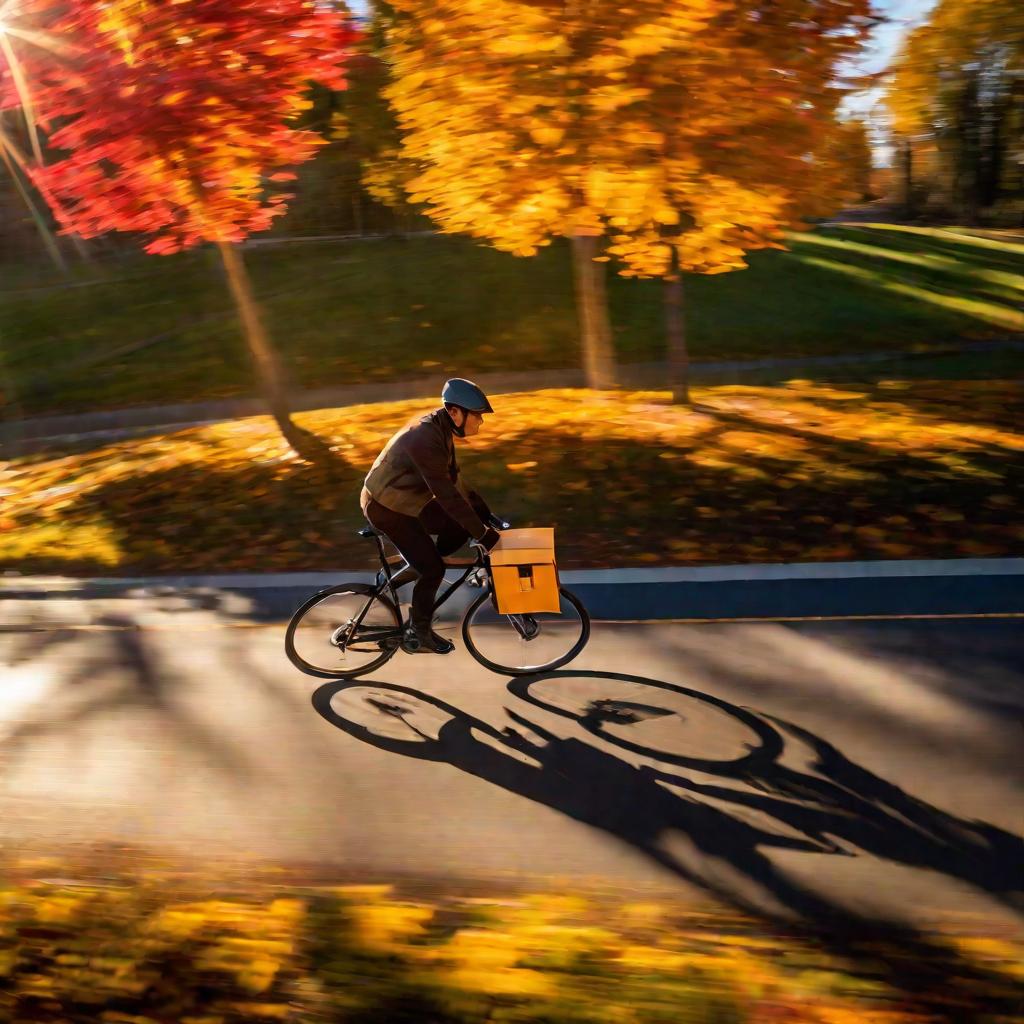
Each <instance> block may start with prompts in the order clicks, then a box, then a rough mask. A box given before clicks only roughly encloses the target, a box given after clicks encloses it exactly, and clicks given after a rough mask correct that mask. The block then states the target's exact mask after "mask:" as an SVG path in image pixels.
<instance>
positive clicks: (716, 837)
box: [313, 670, 1024, 1020]
mask: <svg viewBox="0 0 1024 1024" xmlns="http://www.w3.org/2000/svg"><path fill="white" fill-rule="evenodd" d="M509 691H510V692H511V694H513V695H514V696H515V697H517V698H519V699H520V700H521V701H523V702H524V703H525V704H526V705H527V707H528V708H532V709H533V710H532V713H531V714H530V715H529V716H528V715H527V714H525V713H523V712H521V711H519V710H516V709H515V708H510V707H506V708H505V709H504V710H505V713H506V714H507V715H508V717H509V719H510V720H511V722H512V723H513V724H512V725H510V726H507V727H505V728H501V729H499V728H498V727H496V726H495V725H493V724H492V723H490V722H486V721H484V720H482V719H480V718H477V717H476V716H474V715H471V714H469V713H467V712H466V711H464V710H462V709H460V708H458V707H455V706H454V705H452V704H449V703H447V702H445V701H443V700H440V699H439V698H437V697H433V696H431V695H428V694H425V693H422V692H420V691H418V690H415V689H412V688H410V687H406V686H400V685H397V684H390V683H388V684H370V683H360V682H352V683H337V684H327V685H325V686H322V687H321V688H320V689H318V690H317V691H316V693H315V694H314V696H313V705H314V707H315V708H316V710H317V711H318V713H319V714H320V715H322V716H323V717H324V718H325V719H326V720H327V721H328V722H330V723H331V724H332V725H334V726H336V727H337V728H339V729H341V730H343V731H344V732H346V733H348V734H349V735H350V736H353V737H355V738H357V739H360V740H362V741H363V742H366V743H370V744H372V745H374V746H376V747H378V748H380V749H382V750H386V751H389V752H391V753H396V754H401V755H403V756H407V757H415V758H421V759H424V760H432V761H438V762H444V763H447V764H451V765H453V766H455V767H456V768H459V769H460V770H461V771H464V772H466V773H468V774H470V775H473V776H476V777H477V778H480V779H483V780H485V781H487V782H488V783H490V784H492V785H495V786H498V787H500V788H502V789H505V790H507V791H509V792H512V793H516V794H518V795H520V796H523V797H525V798H527V799H530V800H533V801H535V802H537V803H540V804H543V805H545V806H547V807H550V808H552V809H554V810H557V811H559V812H560V813H562V814H564V815H566V816H567V817H569V818H572V819H574V820H576V821H579V822H582V823H584V824H586V825H589V826H591V827H593V828H595V829H598V830H600V831H602V832H604V833H605V834H607V835H610V836H613V837H615V838H616V839H618V840H619V841H621V842H623V843H627V844H628V845H629V846H630V847H632V848H633V849H635V850H638V851H640V852H642V853H643V854H644V855H645V856H647V857H648V858H650V860H652V861H653V862H655V863H656V864H658V865H660V866H661V867H663V868H665V869H666V870H668V871H669V872H671V873H672V874H673V875H675V876H676V877H678V878H680V879H683V880H685V881H686V882H688V883H689V884H691V885H693V886H695V887H697V888H698V889H699V890H700V891H702V892H704V893H706V894H708V895H709V896H712V897H714V898H716V899H718V900H720V901H721V902H723V903H725V904H726V905H728V906H730V907H733V908H736V909H739V910H741V911H743V912H745V913H748V914H752V915H755V916H760V917H762V918H766V919H770V920H771V921H773V922H774V923H775V925H776V926H777V927H781V928H784V929H791V930H793V931H794V932H799V933H800V934H802V935H810V936H813V938H814V939H815V940H816V941H818V942H821V943H823V944H824V945H826V946H827V947H828V948H829V949H830V950H831V951H833V952H835V953H837V954H839V955H842V956H844V957H847V958H849V959H851V960H852V961H854V962H856V961H858V960H863V961H864V962H868V961H870V962H871V963H872V964H874V965H876V967H875V968H872V969H873V970H874V969H876V968H877V965H878V964H879V963H880V962H881V963H884V961H885V956H884V954H880V953H879V950H880V948H882V946H880V945H879V943H880V942H882V943H883V944H885V945H886V948H891V949H898V950H899V953H898V955H894V956H893V958H891V960H890V962H889V963H888V967H887V968H884V967H883V973H884V974H885V975H886V980H887V981H888V982H889V983H890V984H892V985H893V986H894V988H896V989H898V990H899V991H900V992H901V993H902V994H903V995H904V996H906V997H908V998H911V999H913V1000H914V1001H915V1002H916V1003H919V1004H920V1005H921V1006H923V1007H925V1008H926V1009H928V1011H929V1012H932V1013H939V1016H938V1017H937V1018H935V1019H946V1018H945V1017H943V1016H942V1014H943V1013H944V1012H945V1010H943V1006H944V1005H945V1001H946V1000H948V999H949V998H950V997H951V994H953V995H956V994H957V993H959V996H958V998H961V1002H962V1004H963V1006H970V1005H972V1000H975V1001H976V1000H977V999H981V1000H983V1002H984V1003H985V1005H986V1006H988V1004H989V1003H991V1002H992V1001H993V1000H994V999H996V997H995V996H994V995H993V993H994V992H996V991H998V985H997V983H996V981H995V979H993V978H990V977H989V976H988V975H987V972H986V971H985V970H984V969H983V968H980V967H975V966H972V965H969V964H967V963H966V962H964V961H963V959H962V958H961V957H960V956H959V955H958V954H956V953H955V951H953V950H952V949H951V948H950V947H946V946H944V945H943V944H941V943H937V942H935V941H933V940H930V939H928V938H926V937H925V936H923V935H921V934H920V933H918V932H916V931H915V930H913V929H912V928H909V927H908V926H906V925H905V924H902V923H897V922H895V921H893V920H888V919H885V920H883V919H880V918H878V917H877V916H874V917H872V916H868V915H865V914H863V913H861V912H859V911H857V910H854V909H852V908H851V907H849V906H846V905H843V904H840V903H838V902H837V901H835V900H832V899H829V897H828V896H827V895H824V894H823V892H822V891H819V890H817V889H812V888H810V887H809V886H808V885H805V884H803V883H801V882H800V881H799V880H797V879H796V878H794V877H793V876H791V875H790V874H789V873H787V872H786V871H784V870H783V869H781V868H780V867H778V866H777V865H776V864H775V863H774V862H773V860H772V859H771V857H770V856H769V854H770V853H771V852H772V851H780V850H789V851H801V852H805V853H810V854H819V855H825V856H846V857H852V856H860V855H862V854H868V855H873V856H876V857H879V858H885V859H887V860H889V861H892V862H896V863H900V864H905V865H909V866H913V867H918V868H927V869H929V870H932V871H936V872H941V873H943V874H946V875H948V876H950V877H953V878H956V879H958V880H960V881H963V882H967V883H969V884H971V885H973V886H975V887H976V888H977V889H979V890H981V891H984V892H986V893H987V894H989V895H990V896H992V897H994V898H996V899H998V900H1000V901H1001V902H1003V903H1004V904H1005V905H1006V906H1008V907H1011V908H1013V909H1015V910H1017V911H1020V910H1021V909H1022V908H1024V902H1022V899H1021V891H1020V890H1021V886H1022V879H1021V877H1020V870H1019V869H1020V865H1021V864H1024V843H1022V841H1021V839H1020V838H1019V837H1018V836H1015V835H1012V834H1010V833H1008V832H1005V831H1003V830H1001V829H998V828H996V827H994V826H992V825H988V824H985V823H983V822H975V821H967V820H964V819H960V818H957V817H955V816H953V815H951V814H948V813H947V812H945V811H942V810H941V809H939V808H936V807H934V806H931V805H929V804H927V803H925V802H924V801H922V800H919V799H917V798H916V797H914V796H912V795H910V794H908V793H906V792H904V791H903V790H902V789H900V788H899V787H897V786H895V785H893V784H892V783H889V782H887V781H886V780H884V779H882V778H880V777H878V776H877V775H874V774H873V773H872V772H870V771H868V770H867V769H865V768H863V767H861V766H859V765H857V764H855V763H853V762H852V761H850V760H849V759H848V758H846V757H845V756H844V755H843V754H842V753H841V752H840V751H839V750H838V749H837V748H836V747H834V746H833V745H832V744H830V743H828V742H827V741H826V740H824V739H823V738H821V737H820V736H816V735H814V734H812V733H810V732H808V731H807V730H805V729H802V728H801V727H799V726H798V725H795V724H793V723H790V722H786V721H782V720H781V719H778V718H773V717H772V716H769V715H767V714H763V713H760V712H758V711H756V710H753V709H751V708H745V707H739V706H737V705H734V704H731V703H730V702H728V701H726V700H723V699H722V698H720V697H717V696H715V695H713V694H709V693H703V692H700V691H698V690H694V689H690V688H687V687H684V686H680V685H678V684H675V683H668V682H664V681H660V680H656V679H649V678H645V677H642V676H634V675H627V674H619V673H602V672H589V671H580V672H573V671H568V670H564V671H558V672H551V673H546V674H543V675H537V676H532V677H525V678H520V679H516V680H513V681H511V682H510V683H509ZM559 720H562V721H568V722H571V723H573V724H572V726H571V727H570V732H572V733H576V735H572V734H569V735H561V734H560V733H559V731H558V728H557V725H556V724H555V723H557V722H558V721H559ZM545 723H546V724H545ZM580 732H582V734H583V737H584V738H581V737H580V735H579V734H580ZM784 755H785V758H784ZM755 822H756V823H755ZM958 1012H959V1011H958ZM988 1012H993V1011H992V1009H991V1008H990V1007H989V1009H988ZM949 1019H954V1018H949ZM955 1019H957V1020H968V1019H972V1018H971V1017H965V1016H963V1015H961V1016H959V1017H956V1018H955Z"/></svg>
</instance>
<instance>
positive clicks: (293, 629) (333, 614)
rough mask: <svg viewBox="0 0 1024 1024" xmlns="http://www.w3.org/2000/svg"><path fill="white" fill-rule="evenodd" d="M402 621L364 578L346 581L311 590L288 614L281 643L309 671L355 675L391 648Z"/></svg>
mask: <svg viewBox="0 0 1024 1024" xmlns="http://www.w3.org/2000/svg"><path fill="white" fill-rule="evenodd" d="M401 624H402V620H401V618H400V617H399V614H398V609H397V608H395V605H394V602H393V601H392V600H391V599H390V598H388V597H386V596H384V595H383V594H381V595H379V596H378V595H376V592H375V590H374V588H373V587H369V586H366V585H365V584H363V583H346V584H343V585H342V586H338V587H332V588H331V589H330V590H324V591H322V592H321V593H319V594H316V595H314V596H313V597H311V598H310V599H309V600H308V601H307V602H306V603H305V604H304V605H303V606H302V607H301V608H300V609H299V610H298V611H297V612H296V613H295V614H294V615H293V616H292V621H291V622H289V623H288V630H287V632H286V633H285V638H284V649H285V653H286V654H287V655H288V658H289V660H290V661H291V663H292V664H293V665H294V666H295V667H296V668H298V669H301V670H302V671H303V672H305V673H306V674H307V675H311V676H317V677H318V678H320V679H353V678H355V677H356V676H361V675H365V674H366V673H367V672H372V671H373V670H374V669H375V668H378V667H379V666H381V665H383V664H384V662H385V661H387V660H388V658H390V657H391V656H392V655H393V654H394V653H395V651H396V650H397V648H398V638H399V631H400V627H401Z"/></svg>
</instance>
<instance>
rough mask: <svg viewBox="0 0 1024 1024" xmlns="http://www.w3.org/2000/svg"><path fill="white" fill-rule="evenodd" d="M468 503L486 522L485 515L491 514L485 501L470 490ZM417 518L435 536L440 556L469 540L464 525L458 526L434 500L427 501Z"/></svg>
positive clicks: (447, 553) (456, 548)
mask: <svg viewBox="0 0 1024 1024" xmlns="http://www.w3.org/2000/svg"><path fill="white" fill-rule="evenodd" d="M469 503H470V505H472V506H473V511H474V512H475V513H476V514H477V515H478V516H479V517H480V518H481V519H483V520H484V521H485V522H486V520H487V517H488V516H489V515H490V514H491V510H490V509H489V508H488V507H487V502H486V501H484V499H483V498H481V497H480V495H479V494H477V493H476V491H470V492H469ZM419 518H420V522H421V523H422V524H423V526H424V528H425V529H426V531H427V533H432V534H434V535H435V536H436V537H437V550H438V551H439V552H440V554H441V555H442V557H444V556H447V555H450V554H452V553H453V552H455V551H458V550H459V548H461V547H462V545H463V544H465V543H466V541H467V540H469V534H468V533H467V532H466V530H465V527H463V526H460V525H459V524H458V523H457V522H456V521H455V520H454V519H452V517H451V516H450V515H448V513H447V512H445V510H444V509H443V508H441V506H440V505H439V504H438V503H437V501H436V500H433V501H430V502H428V504H427V505H426V506H425V507H424V509H423V511H422V512H420V517H419Z"/></svg>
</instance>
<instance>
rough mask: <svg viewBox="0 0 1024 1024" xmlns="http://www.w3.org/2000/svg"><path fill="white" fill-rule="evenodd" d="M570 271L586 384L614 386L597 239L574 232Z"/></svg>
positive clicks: (610, 333)
mask: <svg viewBox="0 0 1024 1024" xmlns="http://www.w3.org/2000/svg"><path fill="white" fill-rule="evenodd" d="M572 255H573V271H574V277H575V281H576V313H577V316H578V317H579V325H580V345H581V347H582V349H583V372H584V375H585V377H586V382H587V387H588V388H595V389H597V390H607V389H610V388H614V387H615V355H614V352H613V350H612V329H611V324H610V323H609V321H608V297H607V295H606V293H605V288H604V265H603V264H601V263H595V262H594V257H595V256H596V255H597V239H596V238H595V237H593V236H592V235H574V236H573V239H572Z"/></svg>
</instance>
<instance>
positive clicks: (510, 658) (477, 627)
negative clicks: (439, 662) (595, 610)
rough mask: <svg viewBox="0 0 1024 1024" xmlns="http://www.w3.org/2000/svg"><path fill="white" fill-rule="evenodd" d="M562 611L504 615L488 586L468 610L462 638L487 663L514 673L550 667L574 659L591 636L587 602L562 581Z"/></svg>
mask: <svg viewBox="0 0 1024 1024" xmlns="http://www.w3.org/2000/svg"><path fill="white" fill-rule="evenodd" d="M558 593H559V605H560V607H559V610H558V611H557V612H536V613H534V614H531V615H501V614H500V613H499V612H498V611H497V609H496V608H495V606H494V602H493V601H492V600H491V595H490V593H489V592H487V591H485V592H484V593H483V594H481V595H480V596H479V597H478V598H477V599H476V600H475V601H474V602H473V604H472V605H470V607H469V611H467V612H466V618H465V620H464V621H463V623H462V638H463V640H464V641H465V643H466V648H467V649H468V650H469V653H470V654H472V655H473V657H474V658H476V660H477V661H479V662H480V664H481V665H483V666H484V667H485V668H489V669H490V670H491V671H492V672H499V673H503V674H506V675H510V676H528V675H532V674H533V673H535V672H546V671H550V670H551V669H555V668H558V667H559V666H561V665H565V664H566V663H567V662H570V661H572V659H573V658H575V657H576V655H577V654H579V653H580V651H582V650H583V648H584V647H586V645H587V641H588V640H589V639H590V616H589V615H588V614H587V609H586V608H584V607H583V602H582V601H580V599H579V598H578V597H577V596H576V595H575V594H573V593H571V592H570V591H568V590H566V589H565V588H564V587H562V588H561V589H560V590H559V592H558Z"/></svg>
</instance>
